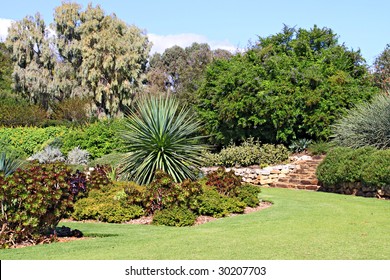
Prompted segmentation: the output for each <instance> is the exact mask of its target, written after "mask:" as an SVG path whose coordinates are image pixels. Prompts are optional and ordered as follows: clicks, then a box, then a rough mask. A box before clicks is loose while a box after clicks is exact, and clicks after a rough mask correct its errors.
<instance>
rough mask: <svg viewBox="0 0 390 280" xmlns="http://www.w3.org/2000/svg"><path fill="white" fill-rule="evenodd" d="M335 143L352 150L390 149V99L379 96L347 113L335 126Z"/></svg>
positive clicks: (386, 96) (385, 96)
mask: <svg viewBox="0 0 390 280" xmlns="http://www.w3.org/2000/svg"><path fill="white" fill-rule="evenodd" d="M333 133H334V135H333V140H332V141H333V142H334V143H335V144H336V145H340V146H346V147H351V148H359V147H365V146H372V147H376V148H378V149H387V148H390V97H389V96H388V95H381V94H380V95H377V96H375V97H374V98H373V99H372V101H371V102H368V103H362V104H359V105H357V106H356V107H355V108H352V109H350V110H349V111H347V113H346V114H345V116H344V117H343V118H341V119H340V120H339V121H337V122H336V123H335V124H334V125H333Z"/></svg>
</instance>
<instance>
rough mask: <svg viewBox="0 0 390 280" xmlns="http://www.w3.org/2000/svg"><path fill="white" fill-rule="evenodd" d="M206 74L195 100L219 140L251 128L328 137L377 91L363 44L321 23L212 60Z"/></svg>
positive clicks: (284, 135)
mask: <svg viewBox="0 0 390 280" xmlns="http://www.w3.org/2000/svg"><path fill="white" fill-rule="evenodd" d="M205 75H206V76H205V79H204V82H203V84H202V86H201V88H200V90H199V91H198V94H199V95H198V98H199V101H198V105H197V107H198V109H199V114H200V116H201V117H202V118H203V120H204V122H205V123H206V132H207V133H210V134H212V135H213V136H214V139H213V141H214V142H215V143H217V144H219V145H226V144H228V143H229V142H230V141H231V140H233V141H234V142H239V141H241V140H242V138H247V137H250V136H252V137H255V138H259V139H260V140H261V141H263V142H273V143H275V142H281V143H289V142H291V141H293V140H295V139H300V138H310V139H314V140H319V139H327V138H328V137H329V135H330V133H331V129H330V124H332V123H333V122H334V121H335V120H336V119H337V118H339V117H340V115H341V114H342V112H343V110H344V109H345V108H350V107H352V106H354V104H355V103H357V102H359V101H362V100H368V99H370V97H371V96H372V95H373V93H374V92H376V91H377V89H376V88H375V87H374V86H373V84H372V82H371V79H370V74H369V72H368V69H367V66H366V64H365V62H364V59H363V58H362V56H361V55H360V52H359V51H353V50H348V49H347V48H346V47H345V46H344V45H340V44H339V43H338V41H337V36H336V34H334V33H333V31H332V30H330V29H328V28H318V27H317V26H314V27H313V28H312V29H310V30H305V29H298V30H296V29H294V28H289V27H287V26H285V27H284V29H283V31H282V32H280V33H278V34H276V35H272V36H269V37H265V38H259V41H258V42H257V43H256V44H255V45H254V46H252V47H251V48H249V50H248V51H246V52H245V53H242V54H237V55H235V56H234V57H232V58H231V59H230V60H217V61H215V62H213V63H212V64H211V65H210V66H209V67H208V68H207V71H206V74H205Z"/></svg>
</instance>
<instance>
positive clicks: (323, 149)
mask: <svg viewBox="0 0 390 280" xmlns="http://www.w3.org/2000/svg"><path fill="white" fill-rule="evenodd" d="M334 147H335V144H334V143H333V142H323V141H318V142H313V143H310V145H309V146H308V147H307V150H308V152H309V153H310V154H312V155H315V156H317V155H325V154H327V153H328V152H329V151H330V150H331V149H332V148H334Z"/></svg>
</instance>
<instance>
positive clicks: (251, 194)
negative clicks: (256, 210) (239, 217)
mask: <svg viewBox="0 0 390 280" xmlns="http://www.w3.org/2000/svg"><path fill="white" fill-rule="evenodd" d="M260 192H261V190H260V188H259V187H258V186H254V185H249V184H244V185H242V186H241V187H240V188H237V189H236V194H235V197H237V199H238V200H240V201H242V202H244V203H245V204H246V206H249V207H256V206H258V205H259V193H260Z"/></svg>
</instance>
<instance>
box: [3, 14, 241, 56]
mask: <svg viewBox="0 0 390 280" xmlns="http://www.w3.org/2000/svg"><path fill="white" fill-rule="evenodd" d="M12 22H13V20H11V19H3V18H0V41H5V39H6V37H7V34H8V27H10V26H11V23H12ZM48 31H49V36H54V34H55V32H54V31H53V30H51V29H49V30H48ZM147 35H148V37H149V40H150V41H151V42H152V43H153V47H152V50H151V53H155V52H159V53H163V52H164V51H165V49H167V48H170V47H173V46H175V45H177V46H180V47H182V48H185V47H189V46H191V45H192V43H194V42H197V43H207V44H209V46H210V47H211V49H213V50H215V49H224V50H228V51H230V52H232V53H235V52H237V51H242V49H240V48H239V47H238V46H234V45H233V44H231V43H230V42H229V41H227V40H224V41H213V40H209V39H208V38H207V37H206V36H203V35H199V34H193V33H182V34H174V35H157V34H152V33H149V34H147Z"/></svg>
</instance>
